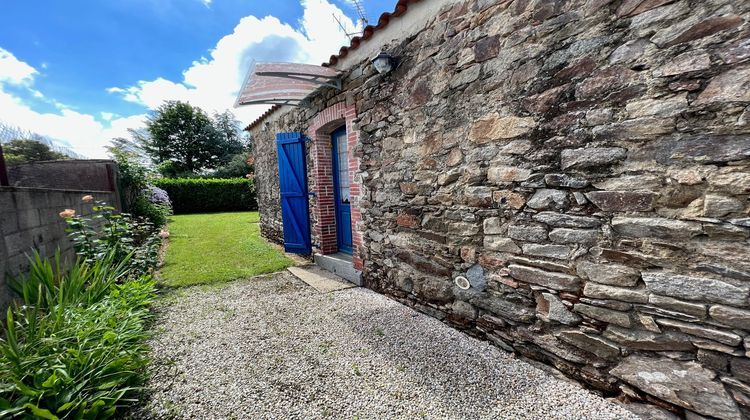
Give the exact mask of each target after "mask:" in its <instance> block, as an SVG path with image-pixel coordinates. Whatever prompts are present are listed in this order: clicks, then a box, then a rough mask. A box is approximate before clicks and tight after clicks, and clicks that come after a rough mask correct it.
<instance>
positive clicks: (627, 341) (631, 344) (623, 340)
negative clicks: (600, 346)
mask: <svg viewBox="0 0 750 420" xmlns="http://www.w3.org/2000/svg"><path fill="white" fill-rule="evenodd" d="M604 337H605V338H608V339H610V340H612V341H614V342H616V343H620V344H621V345H622V346H624V347H628V348H631V349H633V350H650V351H683V350H693V344H692V343H691V341H692V340H691V338H690V337H689V336H687V335H685V334H682V333H679V332H674V331H664V332H661V333H655V332H651V331H641V330H633V329H628V328H622V327H618V326H615V325H610V326H608V327H607V329H606V330H605V331H604Z"/></svg>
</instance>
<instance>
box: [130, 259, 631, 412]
mask: <svg viewBox="0 0 750 420" xmlns="http://www.w3.org/2000/svg"><path fill="white" fill-rule="evenodd" d="M162 305H163V307H162V308H161V309H160V315H159V318H158V321H157V324H156V327H155V328H156V331H157V334H156V337H155V338H154V340H153V348H154V359H155V361H154V368H153V370H154V375H153V377H152V379H151V381H150V382H149V384H148V392H147V394H148V395H149V396H150V399H149V401H148V402H147V404H146V407H145V408H144V413H148V414H144V413H141V414H140V416H143V417H152V418H172V417H173V418H253V419H257V418H305V419H308V418H350V419H351V418H360V419H363V418H422V417H424V418H452V419H459V418H461V419H464V418H503V419H522V418H523V419H544V418H565V419H573V418H575V419H582V418H589V419H635V418H636V417H634V416H633V415H632V414H631V413H630V412H628V411H626V410H625V409H623V408H621V407H619V406H617V405H615V404H612V403H610V402H608V401H606V400H604V399H602V398H600V397H598V396H596V395H594V394H591V393H589V392H587V391H585V390H583V389H582V388H580V387H578V386H576V385H574V384H571V383H569V382H566V381H562V380H559V379H556V378H554V377H553V376H551V375H549V374H548V373H546V372H543V371H542V370H540V369H537V368H535V367H533V366H532V365H530V364H528V363H525V362H523V361H520V360H517V359H516V358H514V357H513V355H511V354H509V353H506V352H504V351H502V350H500V349H497V348H496V347H493V346H491V345H490V344H488V343H485V342H482V341H479V340H476V339H474V338H471V337H469V336H467V335H465V334H463V333H461V332H459V331H457V330H454V329H452V328H450V327H448V326H446V325H444V324H442V323H441V322H440V321H437V320H435V319H433V318H430V317H427V316H425V315H422V314H419V313H417V312H415V311H414V310H412V309H409V308H407V307H406V306H403V305H401V304H399V303H397V302H394V301H392V300H390V299H388V298H386V297H384V296H382V295H379V294H377V293H374V292H372V291H369V290H366V289H362V288H355V289H347V290H342V291H338V292H333V293H329V294H320V293H318V292H316V291H315V290H314V289H312V288H311V287H309V286H307V285H306V284H304V283H302V282H301V281H299V280H298V279H296V278H295V277H293V276H292V275H291V274H289V273H286V272H284V273H277V274H274V275H271V276H265V277H259V278H255V279H251V280H245V281H237V282H233V283H229V284H227V285H226V286H224V287H221V288H219V287H193V288H189V289H182V290H181V291H178V292H175V295H173V296H171V297H167V298H166V299H165V300H164V301H163V303H162Z"/></svg>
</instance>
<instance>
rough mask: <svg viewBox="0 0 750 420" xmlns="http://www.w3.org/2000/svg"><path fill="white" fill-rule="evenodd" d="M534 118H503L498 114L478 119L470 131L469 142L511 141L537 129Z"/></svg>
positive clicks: (494, 113)
mask: <svg viewBox="0 0 750 420" xmlns="http://www.w3.org/2000/svg"><path fill="white" fill-rule="evenodd" d="M535 125H536V123H535V122H534V118H532V117H516V116H507V117H501V116H500V114H498V113H497V112H493V113H491V114H488V115H485V116H484V117H482V118H480V119H478V120H477V121H476V122H475V123H474V124H473V125H472V126H471V131H469V140H471V141H473V142H475V143H480V144H481V143H487V142H491V141H497V140H502V139H510V138H513V137H518V136H521V135H523V134H526V133H528V132H529V131H531V130H532V129H533V128H534V127H535Z"/></svg>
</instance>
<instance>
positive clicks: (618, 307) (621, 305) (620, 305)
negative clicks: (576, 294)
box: [578, 297, 633, 311]
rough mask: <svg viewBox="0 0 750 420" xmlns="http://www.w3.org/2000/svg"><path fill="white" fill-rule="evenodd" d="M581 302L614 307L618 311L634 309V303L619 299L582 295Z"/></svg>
mask: <svg viewBox="0 0 750 420" xmlns="http://www.w3.org/2000/svg"><path fill="white" fill-rule="evenodd" d="M578 301H579V302H581V303H586V304H588V305H594V306H601V307H602V308H609V309H614V310H616V311H629V310H631V309H633V304H631V303H627V302H620V301H618V300H606V299H589V298H585V297H582V298H580V299H578Z"/></svg>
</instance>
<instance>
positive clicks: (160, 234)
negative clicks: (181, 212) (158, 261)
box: [159, 230, 169, 239]
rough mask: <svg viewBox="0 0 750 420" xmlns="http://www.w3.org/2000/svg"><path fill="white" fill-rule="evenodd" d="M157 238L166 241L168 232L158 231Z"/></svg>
mask: <svg viewBox="0 0 750 420" xmlns="http://www.w3.org/2000/svg"><path fill="white" fill-rule="evenodd" d="M159 237H160V238H162V239H167V238H169V232H167V231H166V230H161V231H159Z"/></svg>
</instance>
